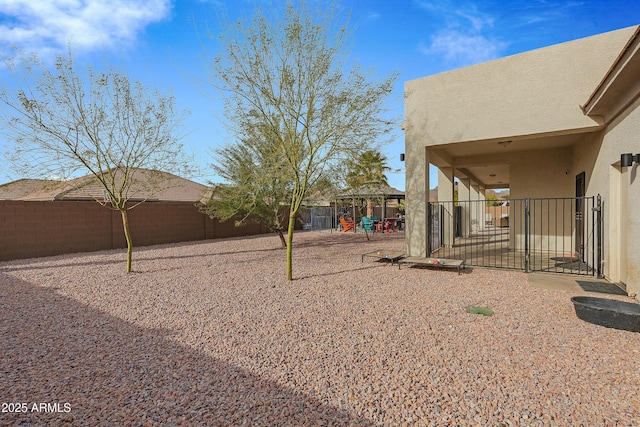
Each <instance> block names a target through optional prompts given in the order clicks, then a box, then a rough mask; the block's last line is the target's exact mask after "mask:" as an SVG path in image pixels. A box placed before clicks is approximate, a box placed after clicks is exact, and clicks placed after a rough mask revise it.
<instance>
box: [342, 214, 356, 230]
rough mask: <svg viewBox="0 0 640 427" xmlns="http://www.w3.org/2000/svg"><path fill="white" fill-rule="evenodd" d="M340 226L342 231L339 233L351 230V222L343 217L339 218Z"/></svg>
mask: <svg viewBox="0 0 640 427" xmlns="http://www.w3.org/2000/svg"><path fill="white" fill-rule="evenodd" d="M340 224H342V230H340V231H349V230H353V220H352V219H350V220H346V219H344V217H343V216H341V217H340Z"/></svg>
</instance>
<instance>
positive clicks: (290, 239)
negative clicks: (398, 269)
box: [287, 209, 296, 280]
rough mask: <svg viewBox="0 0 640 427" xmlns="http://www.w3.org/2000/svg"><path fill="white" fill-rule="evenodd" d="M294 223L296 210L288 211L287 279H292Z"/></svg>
mask: <svg viewBox="0 0 640 427" xmlns="http://www.w3.org/2000/svg"><path fill="white" fill-rule="evenodd" d="M295 225H296V212H294V210H293V209H291V211H289V227H288V228H287V280H293V228H294V227H295Z"/></svg>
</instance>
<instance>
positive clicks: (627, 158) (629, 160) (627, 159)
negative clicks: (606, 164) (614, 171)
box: [620, 153, 640, 168]
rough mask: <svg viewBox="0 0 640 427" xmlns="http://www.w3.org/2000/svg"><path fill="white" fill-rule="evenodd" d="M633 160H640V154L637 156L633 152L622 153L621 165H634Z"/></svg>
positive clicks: (625, 166)
mask: <svg viewBox="0 0 640 427" xmlns="http://www.w3.org/2000/svg"><path fill="white" fill-rule="evenodd" d="M633 162H636V163H638V162H640V154H636V155H635V156H634V155H633V154H631V153H625V154H621V155H620V166H621V167H623V168H627V167H629V166H633Z"/></svg>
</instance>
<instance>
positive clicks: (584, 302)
mask: <svg viewBox="0 0 640 427" xmlns="http://www.w3.org/2000/svg"><path fill="white" fill-rule="evenodd" d="M571 301H572V302H573V307H574V308H575V310H576V315H577V316H578V318H579V319H582V320H584V321H585V322H589V323H593V324H595V325H600V326H606V327H607V328H615V329H622V330H625V331H631V332H640V304H636V303H631V302H625V301H618V300H613V299H607V298H596V297H585V296H579V297H573V298H571Z"/></svg>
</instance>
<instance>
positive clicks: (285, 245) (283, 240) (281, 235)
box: [276, 228, 287, 248]
mask: <svg viewBox="0 0 640 427" xmlns="http://www.w3.org/2000/svg"><path fill="white" fill-rule="evenodd" d="M276 233H277V234H278V237H280V243H282V247H283V248H286V247H287V240H286V239H285V238H284V233H283V232H282V228H278V229H277V230H276Z"/></svg>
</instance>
